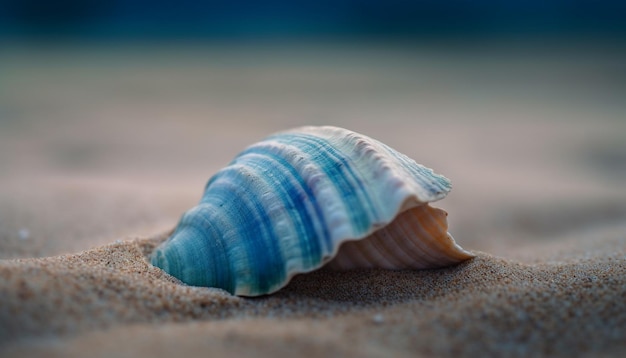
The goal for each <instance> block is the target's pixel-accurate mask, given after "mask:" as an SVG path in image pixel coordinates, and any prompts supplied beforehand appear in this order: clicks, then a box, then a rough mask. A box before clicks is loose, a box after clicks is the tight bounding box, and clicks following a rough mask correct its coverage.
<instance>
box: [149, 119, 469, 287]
mask: <svg viewBox="0 0 626 358" xmlns="http://www.w3.org/2000/svg"><path fill="white" fill-rule="evenodd" d="M450 189H451V184H450V181H449V180H448V179H447V178H445V177H444V176H441V175H438V174H435V173H434V172H433V171H432V170H431V169H428V168H426V167H424V166H422V165H420V164H417V163H416V162H415V161H413V160H412V159H410V158H408V157H407V156H405V155H404V154H401V153H399V152H397V151H395V150H394V149H391V148H390V147H388V146H386V145H385V144H383V143H381V142H379V141H376V140H374V139H371V138H369V137H367V136H364V135H361V134H358V133H355V132H352V131H349V130H346V129H342V128H337V127H329V126H326V127H302V128H296V129H293V130H290V131H285V132H281V133H278V134H275V135H272V136H270V137H268V138H266V139H265V140H263V141H261V142H258V143H256V144H253V145H252V146H250V147H248V148H247V149H245V150H244V151H243V152H242V153H240V154H239V155H238V156H237V157H236V158H235V159H234V160H233V161H232V162H231V163H230V164H229V165H228V166H227V167H226V168H224V169H222V170H220V171H219V172H218V173H217V174H215V175H214V176H213V177H212V178H211V179H210V180H209V182H208V183H207V185H206V187H205V191H204V195H203V196H202V200H201V201H200V203H199V204H198V205H197V206H196V207H194V208H192V209H191V210H189V211H187V212H186V213H185V214H184V215H183V216H182V218H181V220H180V222H179V224H178V226H177V227H176V229H175V230H174V232H173V233H172V235H171V236H170V237H169V238H168V239H167V240H166V241H165V242H164V243H162V244H161V245H160V246H159V247H157V249H156V250H155V252H154V253H153V254H152V257H151V262H152V264H153V265H155V266H158V267H160V268H161V269H163V270H164V271H166V272H167V273H169V274H171V275H172V276H175V277H177V278H178V279H180V280H181V281H183V282H185V283H187V284H189V285H193V286H207V287H219V288H222V289H224V290H226V291H228V292H230V293H233V294H235V295H240V296H258V295H264V294H269V293H272V292H275V291H277V290H279V289H280V288H282V287H283V286H285V285H286V284H287V283H288V282H289V280H290V279H291V278H292V277H293V276H294V275H296V274H299V273H305V272H310V271H313V270H315V269H318V268H320V267H322V266H328V267H330V268H334V269H353V268H366V267H381V268H387V269H423V268H436V267H443V266H447V265H452V264H456V263H459V262H461V261H464V260H467V259H470V258H472V257H474V255H473V254H472V253H470V252H468V251H465V250H463V249H462V248H461V247H460V246H458V245H457V244H456V243H455V241H454V239H453V238H452V236H450V235H449V234H448V232H447V220H446V216H447V213H446V212H445V211H443V210H441V209H437V208H433V207H431V206H430V205H428V203H429V202H433V201H436V200H439V199H442V198H443V197H445V196H446V195H447V193H448V192H449V191H450Z"/></svg>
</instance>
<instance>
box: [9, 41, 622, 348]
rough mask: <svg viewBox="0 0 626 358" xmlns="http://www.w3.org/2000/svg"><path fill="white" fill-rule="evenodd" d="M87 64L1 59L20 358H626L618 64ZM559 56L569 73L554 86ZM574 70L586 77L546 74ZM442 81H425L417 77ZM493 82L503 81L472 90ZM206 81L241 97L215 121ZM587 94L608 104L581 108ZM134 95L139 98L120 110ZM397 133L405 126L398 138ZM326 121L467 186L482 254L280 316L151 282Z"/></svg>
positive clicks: (467, 211) (85, 56) (333, 276)
mask: <svg viewBox="0 0 626 358" xmlns="http://www.w3.org/2000/svg"><path fill="white" fill-rule="evenodd" d="M64 51H65V52H63V53H62V54H57V53H54V54H52V55H49V56H52V57H51V58H47V59H46V58H45V57H44V58H43V59H42V58H40V57H38V56H33V54H32V53H30V52H28V51H26V50H23V49H21V50H19V51H17V50H16V51H15V52H14V55H13V57H11V56H9V57H5V58H3V59H2V61H3V63H2V65H3V67H4V68H10V69H11V70H12V73H13V74H14V76H13V77H11V78H9V79H8V80H9V81H10V83H9V85H10V86H11V87H12V88H14V91H13V92H12V93H11V94H3V97H2V98H1V100H2V101H3V103H0V104H3V105H4V106H3V107H4V108H6V110H5V111H6V115H5V117H4V118H8V119H7V120H6V121H2V122H0V126H1V128H2V130H1V131H0V164H1V165H2V167H4V168H7V169H8V170H6V171H2V172H0V184H1V185H0V188H1V189H0V199H1V200H0V238H1V240H0V303H1V305H0V356H2V357H24V356H46V357H57V356H58V357H73V356H87V355H88V356H95V357H98V356H103V357H104V356H106V357H110V356H120V357H125V356H128V357H131V356H132V357H135V356H142V355H146V356H148V355H150V356H157V357H159V356H172V355H178V356H207V355H209V356H233V355H236V356H255V357H256V356H262V357H265V356H277V355H279V356H283V355H284V356H287V355H303V356H312V357H317V356H354V357H369V356H371V357H379V356H391V355H393V356H400V357H402V356H411V357H415V356H616V357H617V356H624V354H626V224H625V223H626V193H625V192H624V191H623V182H624V179H626V176H624V175H625V174H626V172H625V171H624V168H625V167H626V162H625V161H624V158H626V146H624V143H626V138H625V136H626V123H624V121H623V118H625V117H624V114H626V108H625V107H624V103H623V101H621V100H619V98H620V96H617V95H615V91H616V89H617V91H620V90H622V91H623V88H626V87H620V86H617V85H616V84H619V82H616V83H614V82H609V83H607V82H603V81H608V80H607V77H606V76H604V74H605V73H612V72H611V71H612V70H616V69H619V68H621V67H619V66H613V65H611V64H612V63H614V62H612V61H613V59H614V57H606V58H605V57H601V58H591V59H590V58H588V57H585V56H582V55H581V56H578V57H577V56H571V53H566V54H560V55H559V54H557V55H559V56H562V57H558V56H557V55H555V54H552V56H553V57H550V56H547V57H545V58H544V57H540V58H539V59H534V60H533V61H535V62H532V66H530V65H520V64H519V63H518V62H516V61H517V60H516V59H517V57H516V56H512V57H510V58H508V57H503V58H498V59H495V60H493V59H492V60H490V61H495V62H492V63H491V64H484V63H482V62H481V63H478V62H477V63H473V62H471V61H469V62H467V61H463V62H462V64H464V65H465V66H461V61H460V60H458V61H459V62H455V61H454V60H450V59H451V58H452V59H456V58H462V57H461V54H457V55H456V56H450V55H449V54H439V55H437V54H433V53H427V54H428V55H427V56H425V55H423V54H422V55H419V56H418V54H419V53H418V54H412V55H411V56H413V57H411V58H412V60H410V61H408V62H403V61H407V60H406V56H407V54H406V53H404V52H402V53H401V55H402V56H398V55H397V54H396V55H393V52H390V53H391V54H389V55H386V57H385V56H382V57H374V58H372V57H368V56H364V53H363V52H367V51H365V50H359V51H356V50H352V51H356V52H354V53H353V52H348V53H345V52H340V53H339V54H340V55H341V56H339V55H338V54H337V51H338V50H337V49H331V50H328V49H327V50H326V51H327V52H325V54H326V55H320V54H319V53H318V52H315V53H317V56H320V57H319V58H317V60H319V59H320V58H326V57H325V56H330V58H334V59H335V60H334V61H331V62H330V63H325V62H319V61H317V60H311V59H310V58H309V57H308V56H303V57H302V58H299V57H297V58H295V59H292V62H289V63H288V66H286V64H285V61H286V60H284V58H282V59H281V60H280V61H278V60H276V59H275V58H274V57H272V56H270V55H268V54H267V53H264V52H263V53H262V56H266V57H267V58H266V62H264V63H263V64H261V65H258V64H254V65H251V64H248V63H246V62H245V61H244V62H239V63H237V64H236V65H228V66H227V65H224V63H230V62H228V61H217V63H216V64H210V63H209V64H205V63H203V64H201V63H199V62H196V60H194V59H195V58H196V57H197V55H199V54H206V53H205V52H204V51H208V52H209V53H213V52H211V51H210V49H209V50H206V49H205V50H201V51H200V50H198V49H186V50H185V51H187V52H186V53H187V56H188V57H185V58H183V59H180V58H178V59H174V60H172V59H171V58H169V57H167V56H168V55H164V54H161V55H162V56H161V57H159V56H157V55H159V53H156V54H155V53H150V54H148V55H146V54H140V53H131V54H130V55H129V54H128V53H124V56H121V55H119V56H118V57H116V56H117V55H115V56H114V55H110V52H109V51H104V52H105V53H106V54H107V55H106V56H112V58H113V60H115V61H117V62H115V61H112V62H113V64H111V61H107V60H102V59H101V57H100V55H102V53H96V54H91V53H89V52H85V50H84V49H78V50H76V49H75V50H72V51H73V52H72V51H70V52H69V54H68V53H67V51H69V50H67V49H66V50H64ZM198 51H200V53H199V52H198ZM228 51H231V52H228ZM228 51H225V53H226V54H224V51H222V52H220V54H221V55H220V56H223V58H222V59H224V58H225V59H233V58H237V59H240V61H241V58H242V50H236V51H235V50H232V49H231V50H228ZM256 51H257V52H256V54H258V51H259V50H258V49H257V50H256ZM368 51H369V50H368ZM581 52H582V53H584V54H588V53H589V52H587V51H581ZM168 53H169V52H168ZM183 53H185V52H183ZM77 54H80V56H78V55H77ZM283 54H284V53H283ZM91 56H93V57H91ZM429 56H430V57H429ZM465 56H466V57H467V58H472V57H471V56H469V55H468V54H465ZM244 57H245V56H244ZM155 58H157V59H158V58H161V59H162V58H166V59H167V60H160V61H157V60H154V59H155ZM268 58H269V59H273V60H272V61H274V62H272V61H270V60H268ZM339 58H342V59H345V58H348V59H351V61H348V60H341V61H340V60H338V59H339ZM364 58H367V59H368V60H367V61H365V60H363V59H364ZM572 58H577V59H579V60H578V62H576V61H574V62H571V61H573V60H571V59H572ZM607 58H608V59H610V60H611V61H609V60H607ZM620 58H621V57H620ZM25 59H27V60H25ZM96 59H100V60H96ZM305 59H306V60H305ZM400 59H402V60H400ZM442 59H446V60H447V61H448V62H446V64H445V65H442V64H441V63H442V61H441V60H442ZM485 59H486V58H485ZM555 59H557V60H555ZM558 59H567V60H568V61H570V62H567V61H566V62H565V63H568V65H567V66H561V65H559V66H556V67H554V63H559V64H562V63H564V62H562V61H558ZM55 61H56V62H55ZM150 61H153V62H150ZM170 61H174V63H181V62H182V64H183V65H184V66H183V65H181V66H178V67H175V68H173V67H172V66H171V63H170ZM307 61H308V62H307ZM316 61H317V62H316ZM342 61H345V62H342ZM359 61H361V62H359ZM139 63H141V64H142V65H141V66H139V65H138V64H139ZM145 63H148V65H145ZM268 63H269V64H268ZM275 63H276V65H272V64H275ZM320 63H321V64H320ZM355 63H356V64H358V66H355V65H354V64H355ZM468 63H469V65H468ZM615 63H617V64H619V63H624V62H620V61H615ZM391 64H393V66H391ZM496 64H499V65H500V66H494V65H496ZM232 66H235V68H233V67H232ZM237 66H239V67H237ZM515 66H517V67H515ZM525 66H530V67H525ZM468 67H469V68H468ZM512 67H513V68H517V70H526V71H518V72H519V73H517V72H515V71H512V72H509V71H510V69H511V68H512ZM241 68H245V69H246V71H243V73H240V72H241ZM555 68H557V69H558V70H559V71H561V72H560V73H561V74H563V73H565V74H567V75H568V76H569V77H568V76H565V77H559V76H554V77H550V78H547V79H546V77H545V76H542V75H541V74H546V73H547V74H550V73H554V71H556V70H555ZM348 69H351V70H352V72H349V73H347V74H346V71H347V70H348ZM498 71H500V72H498ZM130 73H132V74H134V75H135V76H136V77H133V78H131V77H129V74H130ZM224 73H227V74H228V76H226V75H224ZM529 73H530V74H535V73H537V77H532V76H531V78H530V79H528V74H529ZM86 74H89V75H88V76H87V75H86ZM277 74H280V76H277ZM425 74H427V75H428V76H430V77H429V78H430V79H431V80H430V82H427V83H426V84H423V82H419V81H406V80H405V78H406V77H408V78H423V76H424V75H425ZM503 74H506V75H508V76H510V77H509V78H508V80H507V81H506V83H500V82H498V80H497V79H498V78H500V77H501V76H502V75H503ZM574 74H576V75H574ZM479 75H480V76H479ZM579 75H580V76H583V75H584V76H583V77H582V79H581V78H580V77H576V76H579ZM29 76H30V77H29ZM281 76H282V77H281ZM320 76H322V77H323V76H326V77H323V81H320V79H319V77H320ZM411 76H412V77H411ZM476 76H479V77H481V78H485V76H486V79H485V80H484V81H483V82H481V83H480V84H478V85H477V87H475V88H472V90H471V91H469V90H468V91H464V90H463V89H464V88H466V87H463V85H464V84H467V82H466V81H467V80H468V78H470V79H471V78H475V77H476ZM489 76H491V77H489ZM608 77H611V76H608ZM29 78H30V79H31V81H28V79H29ZM42 78H43V79H45V81H44V80H42ZM562 78H567V79H568V80H567V81H564V82H563V81H562ZM611 78H613V77H611ZM204 79H206V82H203V81H204ZM522 79H525V80H527V82H525V83H521V82H520V81H522ZM618 80H619V78H618ZM622 80H623V79H622ZM194 81H195V82H194ZM533 81H534V82H533ZM616 81H617V80H616ZM155 83H156V84H162V83H168V86H169V87H167V88H162V87H159V86H156V88H157V89H158V90H154V91H152V90H153V89H154V88H155ZM328 83H330V84H331V85H328ZM190 84H193V85H194V86H195V87H193V88H194V89H195V90H199V91H200V92H202V93H209V94H212V95H215V96H218V97H219V94H220V91H218V90H217V89H216V88H218V87H219V88H220V89H221V90H223V91H226V92H228V96H231V97H232V96H234V97H236V100H235V99H233V100H232V101H233V102H226V103H224V102H223V101H224V100H227V98H229V97H228V96H224V97H219V98H218V99H219V100H215V101H214V97H212V96H208V97H209V99H208V100H207V99H205V98H204V97H202V96H199V95H198V94H197V92H195V91H192V92H185V91H189V89H187V86H189V85H190ZM242 84H245V85H242ZM260 84H262V85H263V86H261V87H262V88H257V87H255V86H260ZM372 84H377V86H372ZM583 84H584V85H585V86H592V87H593V91H591V90H589V91H588V92H585V93H584V96H582V97H581V96H580V93H579V92H577V91H578V90H580V89H582V88H583V87H585V86H583ZM622 84H623V83H622ZM122 85H125V86H130V87H131V88H135V90H134V92H132V93H131V94H129V93H130V92H125V93H121V94H118V92H117V91H113V90H112V89H115V88H117V87H116V86H122ZM46 86H49V87H46ZM133 86H134V87H133ZM216 86H217V87H216ZM326 86H330V88H331V89H332V90H334V91H335V92H333V93H334V95H333V96H327V95H326V93H325V92H326ZM524 86H527V87H528V88H542V89H544V90H545V89H546V88H548V89H551V90H554V91H556V92H558V93H560V96H557V97H558V98H550V100H549V101H546V99H545V98H543V97H542V98H536V97H533V91H528V92H524V91H522V92H523V93H525V94H521V92H520V89H521V88H522V89H523V88H525V87H524ZM122 87H123V86H122ZM442 88H457V89H459V91H460V92H459V93H457V94H455V95H450V94H446V93H447V92H446V93H444V92H445V91H444V92H440V91H439V90H438V89H442ZM585 88H586V87H585ZM557 90H558V91H557ZM159 91H164V93H160V92H159ZM229 91H230V92H229ZM477 91H478V92H480V93H482V95H483V96H486V97H485V98H490V99H493V100H490V101H488V102H483V100H482V99H480V98H477V97H476V93H477ZM179 93H185V95H183V94H179ZM336 95H341V97H340V98H341V99H342V100H341V101H338V100H337V99H336V98H335V96H336ZM194 96H196V97H194ZM539 97H541V96H539ZM25 98H29V101H26V100H25ZM424 98H426V99H424ZM481 98H483V97H481ZM612 99H615V100H614V101H612ZM32 103H36V104H38V105H37V106H36V105H32ZM235 103H236V105H235ZM281 103H282V104H284V105H283V106H281V107H280V108H279V109H276V108H277V107H276V105H277V104H281ZM486 104H488V105H486ZM320 108H324V110H321V109H320ZM382 113H385V115H386V116H387V117H386V118H388V121H387V122H386V123H381V122H380V121H377V120H375V118H376V117H377V116H380V115H381V114H382ZM468 117H469V118H468ZM11 118H13V119H14V120H11ZM42 118H47V119H49V120H50V121H45V120H43V119H42ZM173 118H176V119H177V121H173ZM202 118H206V120H202ZM294 118H295V119H294ZM315 118H317V119H315ZM320 118H322V119H320ZM502 118H506V120H503V119H502ZM104 119H107V120H106V121H105V120H104ZM319 122H323V123H332V124H335V125H340V126H344V127H347V128H351V129H354V130H357V131H360V132H363V133H365V134H369V135H371V136H374V137H376V138H379V139H381V140H383V141H384V142H386V143H388V144H390V145H392V146H393V147H396V148H397V149H399V150H401V151H403V152H406V153H407V154H409V155H410V156H412V157H414V158H415V159H417V160H418V161H420V162H422V163H424V164H426V165H429V166H431V167H434V168H435V169H436V171H438V172H441V173H443V174H445V175H446V176H448V177H450V178H452V180H453V183H454V190H453V192H452V193H451V195H450V196H449V197H448V198H446V199H445V200H443V201H442V202H440V204H441V205H440V206H441V207H443V208H445V209H446V210H447V211H448V212H449V214H450V216H449V221H450V231H451V232H452V234H453V235H454V237H455V238H456V240H457V241H458V243H459V244H460V245H462V246H463V247H464V248H466V249H469V250H472V251H473V252H475V253H476V254H477V257H476V258H474V259H472V260H470V261H467V262H465V263H462V264H460V265H457V266H454V267H448V268H443V269H437V270H423V271H386V270H356V271H348V272H336V271H330V270H324V269H322V270H319V271H316V272H313V273H310V274H306V275H300V276H296V277H295V278H294V280H293V281H292V282H291V283H290V284H289V285H288V286H287V287H286V288H284V289H282V290H280V291H279V292H278V293H276V294H273V295H270V296H265V297H258V298H241V297H235V296H232V295H230V294H228V293H226V292H224V291H221V290H219V289H214V288H198V287H189V286H186V285H183V284H181V283H180V282H178V281H177V280H176V279H174V278H172V277H170V276H168V275H167V274H165V273H164V272H162V271H161V270H159V269H157V268H155V267H153V266H151V265H150V264H149V263H148V261H147V259H146V257H147V255H149V253H150V252H151V251H152V250H153V248H154V247H155V245H157V244H158V243H159V242H161V241H162V240H164V239H165V238H166V236H167V232H168V230H170V229H171V228H173V227H174V225H175V224H176V221H177V219H178V217H179V216H180V214H182V212H183V211H184V210H186V209H187V208H189V207H191V206H192V205H193V204H194V203H195V202H196V201H197V200H198V198H199V196H200V193H201V190H202V187H203V185H204V182H205V181H206V180H207V179H208V177H209V176H210V174H211V173H213V172H215V170H217V169H218V168H219V167H220V166H223V165H225V164H226V163H227V162H228V161H229V160H230V158H232V156H234V155H235V153H237V151H239V150H240V149H242V148H243V147H245V145H247V144H249V143H251V142H252V141H254V140H257V139H260V138H261V137H263V136H264V135H266V134H269V133H271V132H273V131H275V130H280V129H284V128H289V127H293V126H296V125H301V124H321V123H319ZM389 123H391V125H390V124H389ZM416 133H419V135H418V134H416ZM165 137H166V138H168V140H167V141H164V140H163V138H165ZM442 141H443V142H445V145H442V143H443V142H442ZM433 148H434V150H433ZM7 153H8V154H7ZM206 153H210V155H206ZM11 154H13V155H11Z"/></svg>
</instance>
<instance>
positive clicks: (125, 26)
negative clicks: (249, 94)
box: [0, 0, 626, 40]
mask: <svg viewBox="0 0 626 358" xmlns="http://www.w3.org/2000/svg"><path fill="white" fill-rule="evenodd" d="M0 34H2V35H3V36H8V37H18V38H23V37H26V38H29V37H34V38H38V37H44V38H47V37H53V38H78V39H80V38H84V39H90V40H92V39H150V38H156V39H164V38H172V39H178V38H186V39H189V38H190V39H220V38H227V39H237V38H243V39H254V38H287V39H289V38H301V37H322V38H332V37H376V36H379V37H420V36H451V37H457V36H459V37H472V36H478V37H485V36H500V35H506V36H509V35H517V36H537V35H541V36H543V35H546V34H547V35H558V36H561V35H564V36H572V35H573V36H587V35H602V36H606V35H611V36H618V37H624V35H625V34H626V2H618V1H615V2H613V1H591V0H588V1H580V0H578V1H577V0H559V1H540V0H529V1H521V0H514V1H496V0H483V1H470V0H466V1H437V0H420V1H401V0H391V1H370V0H366V1H357V0H335V1H331V0H319V1H307V2H292V1H287V0H270V1H227V0H225V1H205V2H201V1H191V0H181V1H171V2H168V1H150V0H134V1H123V0H112V1H99V0H55V1H45V0H44V1H42V0H8V1H7V0H5V1H1V2H0Z"/></svg>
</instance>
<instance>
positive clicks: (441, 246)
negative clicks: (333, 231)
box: [325, 204, 474, 270]
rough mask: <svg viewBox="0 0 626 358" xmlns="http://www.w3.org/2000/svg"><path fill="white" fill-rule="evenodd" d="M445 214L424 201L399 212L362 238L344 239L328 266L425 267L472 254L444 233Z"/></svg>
mask: <svg viewBox="0 0 626 358" xmlns="http://www.w3.org/2000/svg"><path fill="white" fill-rule="evenodd" d="M447 215H448V214H447V213H446V212H445V211H444V210H442V209H438V208H433V207H431V206H430V205H428V204H424V205H420V206H416V207H414V208H411V209H409V210H406V211H404V212H402V213H401V214H400V215H398V217H396V218H395V219H394V220H393V221H392V222H391V223H390V224H389V225H387V226H385V227H383V228H381V229H380V230H377V231H375V232H374V233H373V234H371V235H370V236H368V237H366V238H365V239H362V240H355V241H348V242H345V243H344V244H343V245H342V246H341V248H340V249H339V252H338V253H337V256H335V257H334V258H333V259H332V260H331V261H330V262H329V263H328V264H327V265H325V266H326V267H328V268H332V269H337V270H348V269H354V268H374V267H377V268H385V269H392V270H397V269H428V268H438V267H442V266H448V265H453V264H457V263H460V262H462V261H465V260H467V259H470V258H472V257H474V255H473V254H472V253H470V252H468V251H465V250H463V249H462V248H461V247H460V246H458V245H457V244H456V243H455V242H454V239H453V238H452V236H450V234H449V233H448V231H447V230H448V224H447V219H446V217H447Z"/></svg>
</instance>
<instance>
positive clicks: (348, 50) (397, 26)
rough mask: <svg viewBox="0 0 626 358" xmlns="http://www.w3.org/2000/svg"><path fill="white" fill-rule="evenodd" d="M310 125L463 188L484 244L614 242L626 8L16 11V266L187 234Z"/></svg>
mask: <svg viewBox="0 0 626 358" xmlns="http://www.w3.org/2000/svg"><path fill="white" fill-rule="evenodd" d="M306 124H312V125H323V124H329V125H336V126H342V127H345V128H349V129H352V130H354V131H357V132H361V133H364V134H367V135H370V136H372V137H374V138H377V139H379V140H381V141H383V142H385V143H387V144H389V145H390V146H392V147H394V148H396V149H398V150H400V151H402V152H404V153H406V154H407V155H409V156H411V157H412V158H414V159H415V160H416V161H417V162H419V163H422V164H424V165H427V166H429V167H431V168H433V169H434V170H435V171H437V172H439V173H442V174H444V175H446V176H448V177H449V178H451V179H452V181H453V183H454V190H453V192H452V193H451V194H450V196H449V197H448V198H446V199H445V200H444V201H442V202H441V203H440V206H441V207H443V208H445V209H446V210H447V211H448V212H449V213H450V216H449V221H450V231H451V232H452V234H453V235H454V236H455V237H456V238H457V240H458V242H459V243H460V244H461V245H463V246H464V247H467V248H469V249H473V250H482V251H487V252H490V253H493V254H496V255H502V256H506V257H514V258H517V259H520V260H531V259H532V258H529V257H527V256H529V255H526V254H525V253H526V252H532V255H530V256H533V257H535V258H536V256H537V253H538V252H545V253H550V255H552V254H554V253H555V252H556V251H558V250H561V249H562V247H563V245H561V244H562V243H564V242H568V243H574V244H575V245H570V246H572V247H578V248H579V249H580V250H586V251H587V252H589V251H590V250H591V251H592V249H593V247H594V246H597V245H610V244H611V242H613V241H611V240H612V238H615V237H623V236H624V233H625V232H626V229H625V228H624V223H625V222H626V220H625V219H626V191H625V190H624V189H626V188H625V187H624V182H625V181H626V3H624V2H617V1H615V2H611V1H565V0H563V1H548V2H546V1H538V0H530V1H495V0H483V1H460V0H459V1H450V2H439V1H423V0H418V1H411V2H409V1H396V0H392V1H384V2H382V1H369V0H366V1H357V0H343V1H341V0H340V1H325V0H322V1H315V2H313V1H310V2H298V3H294V2H290V1H286V0H274V1H266V2H252V1H205V2H195V1H188V0H182V1H178V2H165V1H144V0H134V1H133V0H129V1H121V0H114V1H107V2H102V1H96V0H60V1H42V0H5V1H0V258H15V257H31V256H48V255H56V254H61V253H67V252H75V251H78V250H85V249H88V248H91V247H94V246H96V245H101V244H105V243H109V242H113V241H115V240H117V239H129V238H134V237H142V236H148V235H151V234H154V233H158V232H162V231H163V230H166V229H169V228H172V227H173V226H174V225H175V224H176V222H177V220H178V218H179V216H180V215H181V214H182V213H183V211H185V210H186V209H188V208H190V207H191V206H193V205H195V203H196V202H197V201H198V200H199V198H200V196H201V194H202V189H203V186H204V184H205V182H206V181H207V180H208V178H209V177H210V176H211V175H212V174H213V173H214V172H215V171H217V170H218V169H220V168H221V167H223V166H225V165H226V164H227V163H228V162H229V161H230V160H231V159H232V158H233V157H234V156H235V155H236V154H237V153H238V152H239V151H240V150H241V149H243V148H244V147H245V146H247V145H249V144H251V143H253V142H255V141H257V140H260V139H261V138H263V137H264V136H266V135H268V134H270V133H272V132H275V131H278V130H282V129H287V128H291V127H295V126H300V125H306ZM598 230H602V232H603V234H602V235H601V236H602V237H606V240H605V241H603V242H597V237H598V235H597V231H598ZM590 232H593V233H594V234H593V236H592V237H594V238H595V239H593V240H591V239H589V237H590V236H589V235H591V234H589V233H590ZM537 245H539V246H540V247H541V248H542V249H541V250H536V248H537ZM551 245H552V246H551ZM553 246H554V247H556V248H555V249H550V248H551V247H553ZM525 255H526V256H525ZM546 255H547V254H546Z"/></svg>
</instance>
